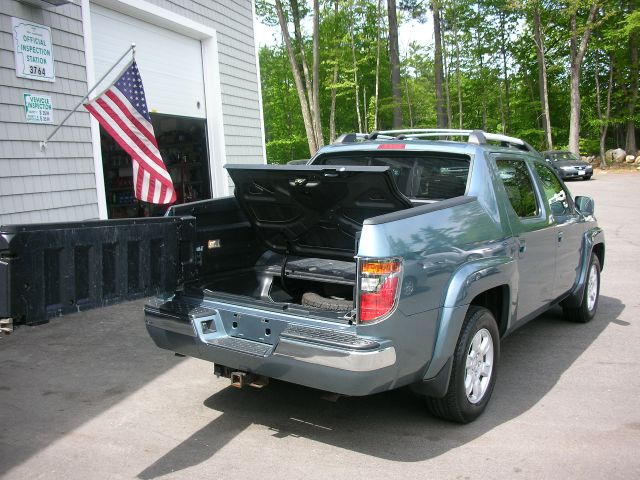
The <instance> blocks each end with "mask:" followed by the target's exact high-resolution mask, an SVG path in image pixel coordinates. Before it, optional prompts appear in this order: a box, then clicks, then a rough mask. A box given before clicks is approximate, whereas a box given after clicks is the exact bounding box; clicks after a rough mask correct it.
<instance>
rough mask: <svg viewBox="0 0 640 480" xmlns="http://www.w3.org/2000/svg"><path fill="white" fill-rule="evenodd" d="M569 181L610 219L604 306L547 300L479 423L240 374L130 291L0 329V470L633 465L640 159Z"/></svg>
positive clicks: (606, 469)
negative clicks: (161, 336)
mask: <svg viewBox="0 0 640 480" xmlns="http://www.w3.org/2000/svg"><path fill="white" fill-rule="evenodd" d="M569 186H570V189H571V190H572V192H573V193H574V194H590V195H592V196H593V197H594V198H595V199H596V213H597V215H598V218H599V220H600V222H601V224H602V225H603V226H604V228H605V229H606V234H607V242H608V244H607V248H608V250H607V256H606V265H605V270H604V273H603V279H602V281H603V286H602V290H601V297H600V310H599V314H598V316H597V317H596V319H595V320H594V321H593V322H591V323H589V324H587V325H574V324H570V323H566V322H564V321H563V320H562V319H561V314H560V310H553V311H550V312H549V313H547V314H545V315H543V316H541V317H539V318H538V319H536V320H535V321H533V322H531V323H530V324H528V325H527V326H525V327H523V328H522V329H520V330H519V331H517V332H516V333H514V334H513V335H512V336H510V337H508V338H507V339H506V340H505V341H504V344H503V357H502V362H501V369H500V371H499V377H498V383H497V386H496V389H495V391H494V394H493V399H492V402H491V404H490V406H489V408H488V409H487V411H486V412H485V414H484V415H483V416H482V417H481V418H480V419H479V420H478V421H476V422H475V423H473V424H471V425H467V426H459V425H453V424H449V423H445V422H442V421H439V420H436V419H434V418H431V417H429V416H428V415H427V414H426V413H425V411H424V409H423V406H422V403H421V401H420V399H419V398H417V397H415V396H413V395H412V394H411V393H410V392H408V391H406V390H401V391H397V392H389V393H385V394H380V395H375V396H372V397H367V398H343V399H340V400H339V401H338V402H335V403H334V402H329V401H327V400H323V399H322V398H321V393H320V392H318V391H316V390H312V389H308V388H303V387H297V386H294V385H287V384H284V383H277V382H276V383H272V384H271V385H270V386H269V387H268V388H266V389H263V390H241V391H238V390H235V389H232V388H230V387H229V386H228V383H227V381H225V380H222V379H216V378H215V377H214V376H213V373H212V366H211V365H210V364H208V363H206V362H202V361H199V360H194V359H180V358H177V357H174V356H172V355H171V354H170V353H168V352H165V351H161V350H159V349H157V348H155V346H154V345H153V344H152V343H151V340H150V339H149V338H148V337H147V335H146V332H145V330H144V326H143V322H142V315H141V307H142V304H143V302H133V303H128V304H124V305H118V306H114V307H110V308H105V309H102V310H97V311H92V312H87V313H81V314H76V315H71V316H68V317H66V318H60V319H55V320H53V321H51V322H50V323H49V324H47V325H44V326H39V327H35V328H21V329H19V330H18V331H16V332H15V333H14V334H13V335H11V336H10V337H6V338H3V339H0V477H2V478H10V479H35V478H66V479H76V478H77V479H83V480H84V479H101V478H141V479H153V478H160V477H162V478H192V479H199V478H233V479H236V478H250V477H254V478H260V479H270V478H278V479H282V478H295V479H298V478H305V479H309V480H310V479H316V478H317V479H328V478H349V479H358V478H366V479H368V480H371V479H376V478H385V479H387V478H452V479H454V478H461V479H481V478H510V479H511V478H535V479H538V478H558V479H565V478H607V479H614V478H624V479H630V478H638V477H639V476H640V455H639V453H640V409H639V408H638V398H640V375H639V373H638V372H639V359H640V321H639V320H638V318H640V300H639V299H638V298H639V296H638V290H639V289H640V273H639V270H640V255H639V254H640V225H639V222H638V220H639V219H640V216H639V214H638V205H639V203H640V175H632V174H625V175H614V174H609V175H600V176H598V177H595V178H594V179H593V180H592V181H590V182H572V183H570V184H569Z"/></svg>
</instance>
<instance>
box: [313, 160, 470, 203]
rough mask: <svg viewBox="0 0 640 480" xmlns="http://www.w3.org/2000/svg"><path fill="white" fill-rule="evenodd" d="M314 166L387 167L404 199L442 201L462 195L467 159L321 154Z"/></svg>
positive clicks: (466, 175) (465, 180)
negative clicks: (405, 197)
mask: <svg viewBox="0 0 640 480" xmlns="http://www.w3.org/2000/svg"><path fill="white" fill-rule="evenodd" d="M313 164H314V165H354V166H387V167H390V169H391V174H392V176H393V179H394V180H395V182H396V185H397V186H398V189H399V190H400V191H401V192H402V193H403V194H404V195H405V196H407V197H409V198H414V199H419V200H444V199H447V198H453V197H458V196H460V195H464V192H465V189H466V186H467V177H468V175H469V164H470V159H469V157H468V156H466V155H456V154H444V153H431V152H412V153H407V152H402V153H401V152H393V153H391V152H388V151H386V152H384V153H382V152H363V153H352V154H342V155H335V154H334V155H321V156H319V157H317V158H316V159H315V160H314V161H313Z"/></svg>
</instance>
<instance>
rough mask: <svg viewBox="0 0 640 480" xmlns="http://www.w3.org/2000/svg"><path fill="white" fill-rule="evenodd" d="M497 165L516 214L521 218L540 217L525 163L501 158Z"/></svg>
mask: <svg viewBox="0 0 640 480" xmlns="http://www.w3.org/2000/svg"><path fill="white" fill-rule="evenodd" d="M496 165H497V167H498V172H499V174H500V179H501V180H502V183H503V184H504V188H505V190H506V191H507V196H508V197H509V201H510V202H511V206H512V207H513V209H514V210H515V212H516V214H517V215H518V216H519V217H521V218H527V217H536V216H538V213H539V211H540V210H539V208H538V201H537V200H536V194H535V192H534V190H533V183H532V182H531V175H530V174H529V170H528V169H527V166H526V164H525V163H524V161H522V160H511V159H504V158H501V159H498V160H496Z"/></svg>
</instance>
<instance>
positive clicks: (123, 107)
mask: <svg viewBox="0 0 640 480" xmlns="http://www.w3.org/2000/svg"><path fill="white" fill-rule="evenodd" d="M84 106H85V107H86V109H87V110H89V112H90V113H91V114H92V115H93V116H94V117H95V118H96V119H97V120H98V122H99V123H100V125H102V128H104V129H105V130H106V131H107V132H109V135H111V136H112V137H113V139H114V140H115V141H116V142H118V145H120V146H121V147H122V148H123V149H124V150H125V151H126V152H127V153H128V154H129V155H131V160H132V161H133V187H134V191H135V196H136V198H137V199H139V200H143V201H145V202H149V203H157V204H170V203H174V202H175V201H176V192H175V190H174V188H173V182H172V181H171V176H170V175H169V172H168V171H167V168H166V167H165V165H164V162H163V161H162V156H161V155H160V150H158V143H157V142H156V137H155V134H154V132H153V126H152V125H151V117H150V116H149V111H148V109H147V99H146V97H145V95H144V88H143V87H142V79H141V78H140V72H139V71H138V66H137V65H136V62H135V61H132V62H131V64H130V65H129V67H127V69H126V70H125V71H124V73H123V74H122V76H120V78H119V79H118V80H116V82H115V83H114V84H113V85H111V86H110V87H109V88H108V89H107V90H106V91H105V92H104V93H102V94H101V95H99V96H98V97H96V98H95V99H93V100H91V101H89V102H87V103H85V104H84Z"/></svg>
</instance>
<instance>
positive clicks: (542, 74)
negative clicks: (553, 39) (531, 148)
mask: <svg viewBox="0 0 640 480" xmlns="http://www.w3.org/2000/svg"><path fill="white" fill-rule="evenodd" d="M533 34H534V40H535V44H536V53H537V55H538V84H539V88H540V108H541V110H542V128H543V129H544V138H545V142H546V144H547V150H553V138H552V137H551V116H550V114H549V92H548V88H547V63H546V60H545V56H544V38H543V36H542V26H541V22H540V9H539V6H538V5H536V8H535V10H534V12H533Z"/></svg>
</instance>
